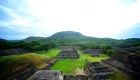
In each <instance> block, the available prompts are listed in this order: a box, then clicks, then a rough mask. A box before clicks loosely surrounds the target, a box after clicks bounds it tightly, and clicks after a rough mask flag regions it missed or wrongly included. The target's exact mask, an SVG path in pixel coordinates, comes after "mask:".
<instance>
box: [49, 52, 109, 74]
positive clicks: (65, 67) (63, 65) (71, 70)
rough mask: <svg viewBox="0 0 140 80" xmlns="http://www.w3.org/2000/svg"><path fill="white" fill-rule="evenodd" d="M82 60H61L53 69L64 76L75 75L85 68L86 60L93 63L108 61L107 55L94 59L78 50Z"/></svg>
mask: <svg viewBox="0 0 140 80" xmlns="http://www.w3.org/2000/svg"><path fill="white" fill-rule="evenodd" d="M78 54H79V55H80V56H81V57H80V59H59V60H58V62H57V63H56V64H55V65H54V66H53V67H52V68H51V69H52V70H62V71H63V73H64V74H75V70H76V68H83V67H84V66H85V60H86V59H87V60H88V61H91V62H100V61H101V60H102V59H107V58H108V56H107V55H105V54H102V55H100V56H99V57H92V56H90V55H89V54H84V53H82V52H81V51H80V50H78Z"/></svg>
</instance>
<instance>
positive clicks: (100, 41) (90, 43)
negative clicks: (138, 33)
mask: <svg viewBox="0 0 140 80" xmlns="http://www.w3.org/2000/svg"><path fill="white" fill-rule="evenodd" d="M61 45H63V46H64V45H77V46H81V47H82V49H87V48H96V49H104V50H105V51H107V50H108V49H111V48H112V47H114V46H118V47H123V48H127V47H139V46H140V39H139V38H131V39H124V40H116V39H111V38H96V37H88V36H84V35H82V34H81V33H79V32H73V31H63V32H58V33H55V34H54V35H52V36H51V37H47V38H43V37H28V38H26V39H24V40H20V41H14V42H13V41H7V40H4V39H0V50H3V49H11V48H22V49H25V50H29V51H39V50H49V49H51V48H56V47H58V46H61Z"/></svg>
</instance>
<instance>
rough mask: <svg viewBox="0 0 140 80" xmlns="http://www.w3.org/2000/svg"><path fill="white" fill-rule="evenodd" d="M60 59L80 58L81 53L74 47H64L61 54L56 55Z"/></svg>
mask: <svg viewBox="0 0 140 80" xmlns="http://www.w3.org/2000/svg"><path fill="white" fill-rule="evenodd" d="M56 58H58V59H79V58H80V55H79V54H78V52H77V50H76V49H75V48H73V47H68V48H67V47H66V48H65V47H64V48H63V49H61V51H60V52H59V54H58V55H57V56H56Z"/></svg>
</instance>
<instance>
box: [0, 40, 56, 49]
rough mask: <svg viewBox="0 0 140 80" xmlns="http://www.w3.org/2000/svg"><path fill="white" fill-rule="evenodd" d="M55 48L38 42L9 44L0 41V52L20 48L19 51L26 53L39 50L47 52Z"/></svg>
mask: <svg viewBox="0 0 140 80" xmlns="http://www.w3.org/2000/svg"><path fill="white" fill-rule="evenodd" d="M55 47H56V45H55V44H54V43H41V42H38V41H31V42H25V41H18V42H9V41H6V40H3V39H0V50H5V49H13V48H21V49H25V50H28V51H39V50H48V49H51V48H55Z"/></svg>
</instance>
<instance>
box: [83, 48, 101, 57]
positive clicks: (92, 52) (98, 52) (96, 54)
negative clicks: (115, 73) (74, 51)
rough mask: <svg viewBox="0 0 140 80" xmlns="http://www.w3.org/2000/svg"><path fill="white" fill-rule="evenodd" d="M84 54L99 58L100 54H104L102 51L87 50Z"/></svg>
mask: <svg viewBox="0 0 140 80" xmlns="http://www.w3.org/2000/svg"><path fill="white" fill-rule="evenodd" d="M83 52H84V53H86V54H90V55H91V56H99V55H100V54H102V53H104V51H103V50H102V49H86V50H84V51H83Z"/></svg>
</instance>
